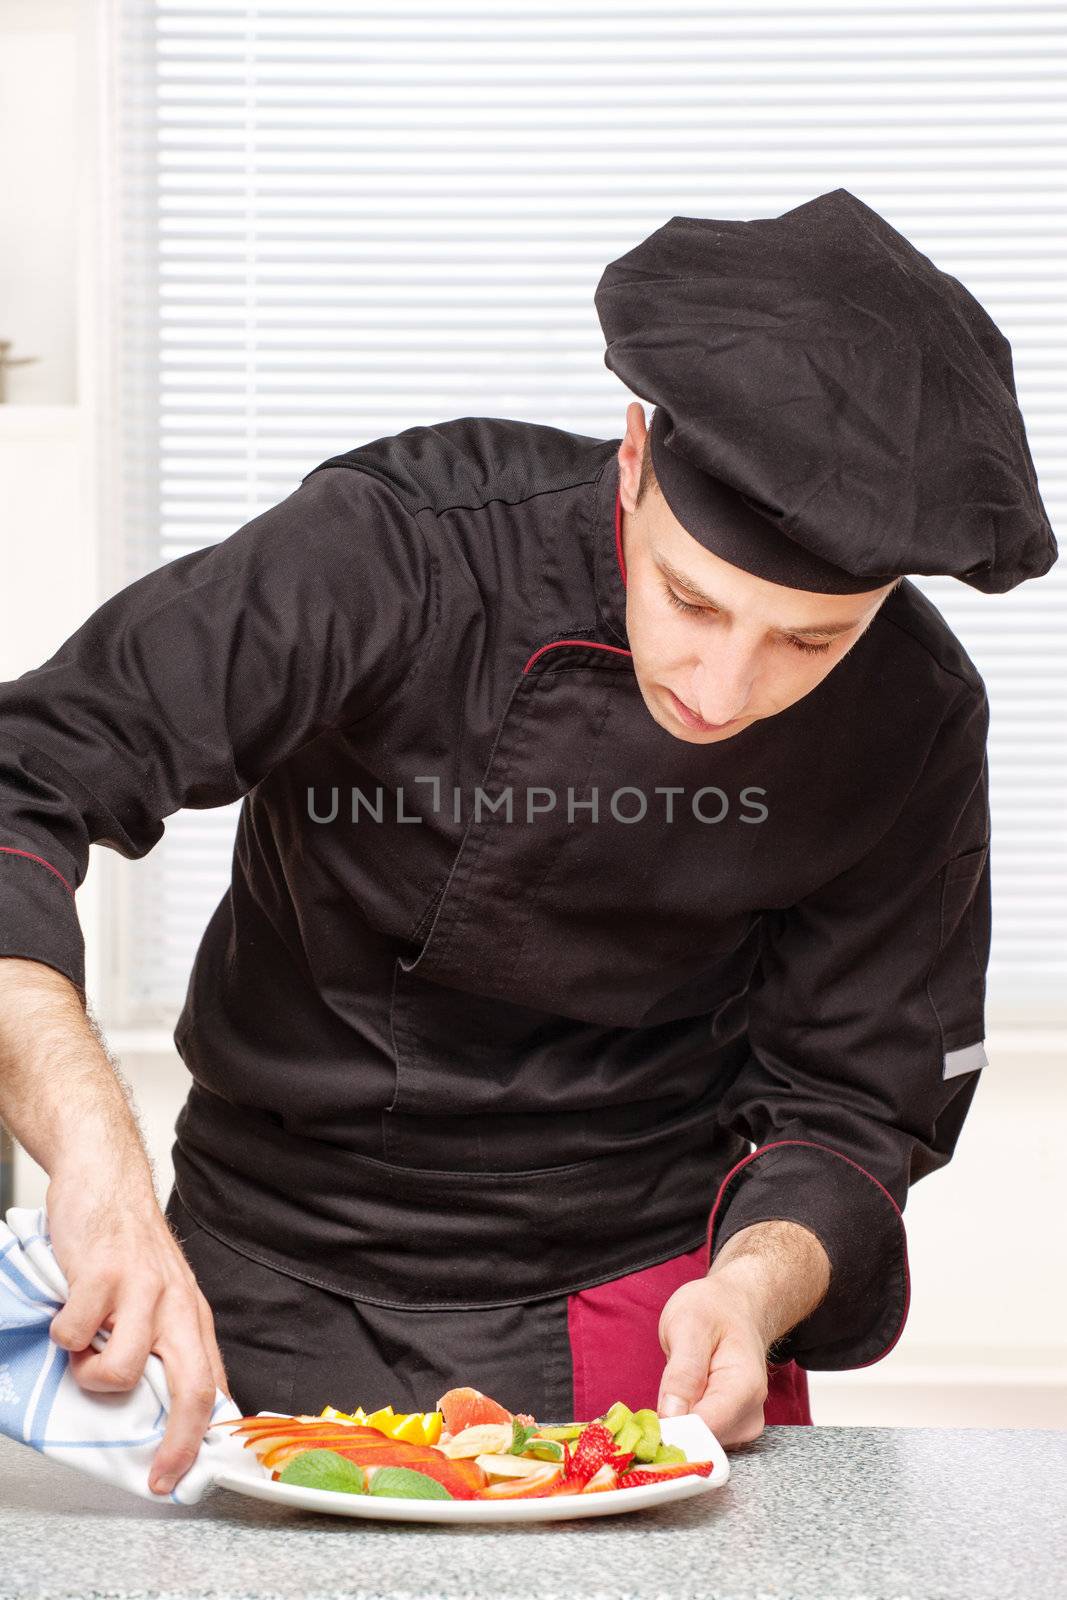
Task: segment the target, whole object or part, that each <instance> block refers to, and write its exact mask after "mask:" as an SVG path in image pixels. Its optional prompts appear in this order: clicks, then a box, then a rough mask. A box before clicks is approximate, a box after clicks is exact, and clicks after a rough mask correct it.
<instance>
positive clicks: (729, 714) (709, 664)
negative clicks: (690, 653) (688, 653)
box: [689, 645, 755, 722]
mask: <svg viewBox="0 0 1067 1600" xmlns="http://www.w3.org/2000/svg"><path fill="white" fill-rule="evenodd" d="M754 680H755V667H754V663H753V659H752V654H751V652H749V651H746V650H744V649H738V648H737V647H735V646H729V645H727V646H725V647H720V648H719V649H717V650H715V651H712V652H709V653H708V654H707V655H705V656H702V657H701V659H700V660H699V661H698V662H697V664H696V666H695V667H694V668H693V677H692V680H691V683H690V696H689V704H690V706H691V707H692V709H693V710H694V711H695V712H696V714H697V716H698V717H702V718H703V719H704V721H705V722H732V721H733V719H734V718H735V717H740V716H743V715H744V712H745V709H746V707H747V706H748V703H749V700H750V698H751V695H752V685H753V682H754Z"/></svg>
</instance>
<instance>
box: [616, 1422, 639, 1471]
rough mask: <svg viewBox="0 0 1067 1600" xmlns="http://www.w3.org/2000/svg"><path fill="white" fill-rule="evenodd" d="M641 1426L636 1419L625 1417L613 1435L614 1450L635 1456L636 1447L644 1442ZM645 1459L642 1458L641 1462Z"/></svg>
mask: <svg viewBox="0 0 1067 1600" xmlns="http://www.w3.org/2000/svg"><path fill="white" fill-rule="evenodd" d="M644 1437H645V1436H644V1434H643V1433H642V1432H641V1424H640V1423H639V1422H638V1420H637V1418H636V1417H627V1419H626V1421H625V1422H624V1423H623V1424H622V1427H621V1428H619V1429H618V1430H617V1432H616V1434H615V1448H616V1450H625V1451H626V1452H627V1453H628V1454H630V1455H635V1454H637V1447H638V1445H639V1444H641V1443H642V1441H643V1440H644ZM644 1459H645V1458H644V1457H642V1460H644Z"/></svg>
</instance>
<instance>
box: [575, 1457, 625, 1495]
mask: <svg viewBox="0 0 1067 1600" xmlns="http://www.w3.org/2000/svg"><path fill="white" fill-rule="evenodd" d="M618 1482H619V1479H618V1474H617V1473H616V1471H615V1468H614V1467H613V1466H612V1465H611V1462H610V1461H605V1463H604V1465H603V1466H602V1467H598V1469H597V1470H596V1472H594V1473H593V1476H592V1477H591V1478H590V1480H589V1482H588V1483H587V1484H586V1486H585V1488H584V1489H583V1490H582V1493H583V1494H597V1493H598V1492H599V1491H600V1490H601V1489H614V1488H616V1487H617V1486H618Z"/></svg>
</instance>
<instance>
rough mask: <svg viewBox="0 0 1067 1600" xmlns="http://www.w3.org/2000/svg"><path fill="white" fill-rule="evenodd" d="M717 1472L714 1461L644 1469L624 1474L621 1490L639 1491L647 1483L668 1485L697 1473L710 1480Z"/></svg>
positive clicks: (699, 1476) (620, 1483) (620, 1485)
mask: <svg viewBox="0 0 1067 1600" xmlns="http://www.w3.org/2000/svg"><path fill="white" fill-rule="evenodd" d="M714 1471H715V1463H714V1461H686V1462H684V1463H679V1464H678V1465H677V1466H673V1467H647V1468H646V1467H642V1468H641V1470H640V1471H636V1470H635V1471H633V1472H624V1473H623V1474H622V1475H621V1477H620V1478H619V1488H620V1489H639V1488H640V1487H641V1485H642V1484H645V1483H667V1482H669V1481H670V1480H671V1479H672V1478H685V1477H688V1476H689V1475H690V1473H695V1474H696V1476H697V1477H698V1478H709V1477H710V1476H711V1474H712V1473H713V1472H714Z"/></svg>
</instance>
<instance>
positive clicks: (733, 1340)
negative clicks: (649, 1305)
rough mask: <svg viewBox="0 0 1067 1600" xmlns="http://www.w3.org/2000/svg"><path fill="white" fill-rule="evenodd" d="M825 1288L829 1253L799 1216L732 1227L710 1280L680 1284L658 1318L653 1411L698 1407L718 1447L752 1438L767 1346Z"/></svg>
mask: <svg viewBox="0 0 1067 1600" xmlns="http://www.w3.org/2000/svg"><path fill="white" fill-rule="evenodd" d="M829 1285H830V1261H829V1258H828V1256H827V1254H826V1251H825V1249H824V1248H823V1245H822V1243H821V1242H820V1240H819V1239H818V1238H817V1237H816V1235H815V1234H814V1233H812V1232H811V1230H810V1229H808V1228H805V1227H802V1226H801V1225H800V1224H799V1223H795V1222H787V1221H785V1220H774V1221H770V1222H757V1223H754V1224H753V1225H752V1226H751V1227H748V1228H742V1229H740V1230H739V1231H738V1232H737V1233H735V1234H733V1235H732V1237H731V1238H729V1239H728V1240H727V1241H726V1243H725V1245H723V1246H722V1248H721V1249H720V1250H719V1252H718V1254H717V1256H716V1258H715V1262H714V1264H713V1266H712V1268H711V1271H710V1272H709V1273H708V1275H707V1277H704V1278H698V1279H696V1280H695V1281H694V1282H692V1283H683V1284H682V1286H681V1288H680V1289H676V1290H675V1292H674V1294H672V1295H671V1297H670V1299H669V1300H668V1301H667V1304H666V1305H665V1306H664V1308H663V1311H662V1313H661V1315H660V1320H659V1342H660V1345H661V1346H662V1348H663V1353H664V1355H665V1356H666V1357H667V1365H666V1368H665V1369H664V1373H663V1377H662V1379H661V1380H660V1388H659V1403H658V1405H657V1407H656V1409H657V1411H658V1412H659V1414H660V1416H661V1417H679V1416H682V1415H684V1414H685V1413H686V1412H689V1411H695V1412H696V1414H697V1416H699V1417H701V1418H702V1419H703V1420H704V1422H706V1423H707V1425H708V1427H709V1428H710V1429H711V1431H712V1433H713V1434H714V1435H715V1437H716V1438H717V1439H718V1441H719V1443H720V1444H721V1445H722V1446H723V1449H725V1450H729V1449H731V1448H732V1447H734V1446H736V1445H740V1444H751V1442H752V1440H753V1439H758V1438H759V1436H760V1434H761V1433H762V1432H763V1403H764V1401H765V1400H766V1398H767V1351H768V1350H769V1349H770V1347H771V1345H772V1344H773V1343H774V1341H775V1340H776V1339H780V1338H782V1337H783V1336H784V1335H785V1334H786V1333H788V1332H789V1330H790V1329H791V1328H793V1327H795V1326H796V1324H797V1323H798V1322H800V1321H802V1319H803V1318H804V1317H806V1316H809V1315H810V1313H811V1312H812V1311H814V1310H815V1308H816V1306H818V1305H820V1304H821V1302H822V1300H823V1299H824V1297H825V1295H826V1292H827V1290H828V1288H829Z"/></svg>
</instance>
